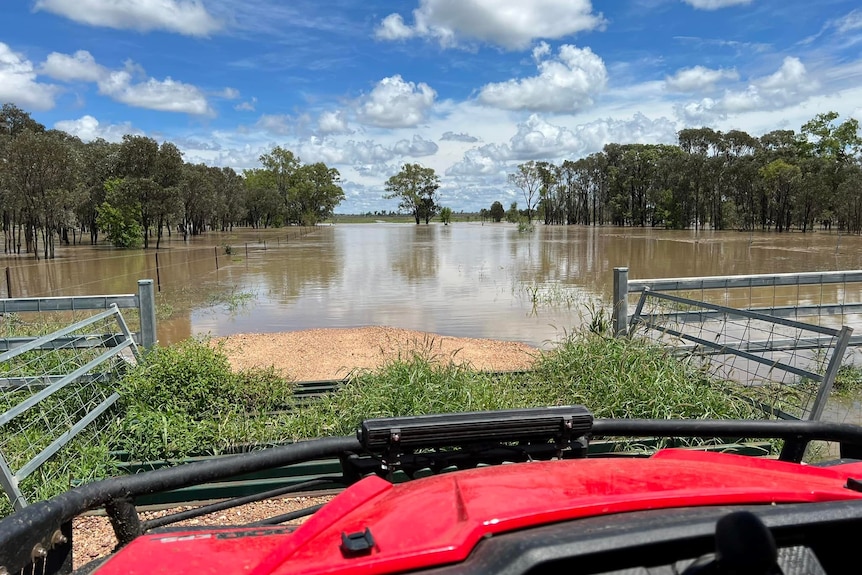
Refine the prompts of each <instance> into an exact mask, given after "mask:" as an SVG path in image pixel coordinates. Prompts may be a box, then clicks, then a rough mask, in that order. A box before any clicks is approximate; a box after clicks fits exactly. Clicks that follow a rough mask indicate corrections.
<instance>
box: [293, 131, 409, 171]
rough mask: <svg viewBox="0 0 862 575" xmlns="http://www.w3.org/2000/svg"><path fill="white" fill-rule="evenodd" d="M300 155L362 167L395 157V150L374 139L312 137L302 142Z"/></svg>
mask: <svg viewBox="0 0 862 575" xmlns="http://www.w3.org/2000/svg"><path fill="white" fill-rule="evenodd" d="M298 151H299V154H300V156H302V158H304V159H305V160H306V161H310V162H317V161H319V162H325V163H326V164H327V165H333V164H340V165H349V166H354V167H355V168H357V169H358V168H361V167H362V166H374V165H382V164H385V163H386V162H388V161H390V160H392V159H393V158H395V152H393V150H392V149H391V148H387V147H385V146H383V145H381V144H379V143H377V142H375V141H373V140H365V141H361V142H358V141H355V140H348V141H347V142H336V141H334V140H333V139H331V138H319V137H312V138H310V139H309V140H307V141H305V142H302V143H301V144H300V145H299V147H298Z"/></svg>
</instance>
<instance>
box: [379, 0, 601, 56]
mask: <svg viewBox="0 0 862 575" xmlns="http://www.w3.org/2000/svg"><path fill="white" fill-rule="evenodd" d="M413 20H414V23H413V25H412V26H408V25H406V24H405V23H404V20H403V18H402V17H401V16H400V15H399V14H390V15H389V16H387V17H386V18H384V19H383V21H382V22H381V23H380V25H379V26H378V28H377V30H376V32H375V35H376V37H377V38H379V39H383V40H401V39H404V38H409V37H411V36H422V37H426V38H434V39H436V40H438V41H439V42H440V44H441V45H442V46H452V45H454V44H456V43H457V40H458V39H459V38H464V39H468V40H479V41H483V42H488V43H491V44H495V45H498V46H502V47H504V48H507V49H510V50H518V49H524V48H526V47H528V46H529V45H530V44H531V43H532V42H533V41H534V40H536V39H540V38H546V39H560V38H565V37H566V36H571V35H573V34H577V33H578V32H583V31H586V30H595V29H597V28H601V27H602V26H604V23H605V20H604V18H603V17H602V15H601V14H594V13H593V7H592V4H591V2H590V0H532V1H530V2H524V1H523V0H421V1H420V5H419V8H417V9H416V10H414V11H413Z"/></svg>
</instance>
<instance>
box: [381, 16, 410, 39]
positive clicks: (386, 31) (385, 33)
mask: <svg viewBox="0 0 862 575" xmlns="http://www.w3.org/2000/svg"><path fill="white" fill-rule="evenodd" d="M415 35H416V31H415V30H414V29H413V28H411V27H410V26H407V25H406V24H404V19H403V18H402V17H401V14H390V15H389V16H387V17H386V18H384V19H383V20H382V21H381V22H380V25H379V26H377V28H376V29H375V30H374V37H375V38H377V39H378V40H404V39H406V38H411V37H413V36H415Z"/></svg>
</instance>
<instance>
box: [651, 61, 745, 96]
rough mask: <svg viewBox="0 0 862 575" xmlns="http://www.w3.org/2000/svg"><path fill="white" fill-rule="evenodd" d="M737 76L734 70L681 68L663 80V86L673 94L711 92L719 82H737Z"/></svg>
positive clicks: (698, 67)
mask: <svg viewBox="0 0 862 575" xmlns="http://www.w3.org/2000/svg"><path fill="white" fill-rule="evenodd" d="M737 79H739V74H738V73H737V72H736V70H727V69H724V68H719V69H718V70H713V69H711V68H705V67H703V66H694V67H693V68H683V69H681V70H678V71H677V73H676V74H674V75H673V76H668V77H667V78H666V79H665V84H666V85H667V87H668V88H669V89H670V90H673V91H675V92H701V91H705V90H711V89H712V88H713V87H714V86H715V84H716V83H717V82H720V81H721V80H737Z"/></svg>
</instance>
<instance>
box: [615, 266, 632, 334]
mask: <svg viewBox="0 0 862 575" xmlns="http://www.w3.org/2000/svg"><path fill="white" fill-rule="evenodd" d="M628 293H629V268H614V294H613V299H614V302H613V303H614V308H613V312H612V314H611V323H612V324H613V329H614V336H616V337H621V336H624V335H626V334H627V333H628V325H627V324H628V315H629V306H628Z"/></svg>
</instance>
